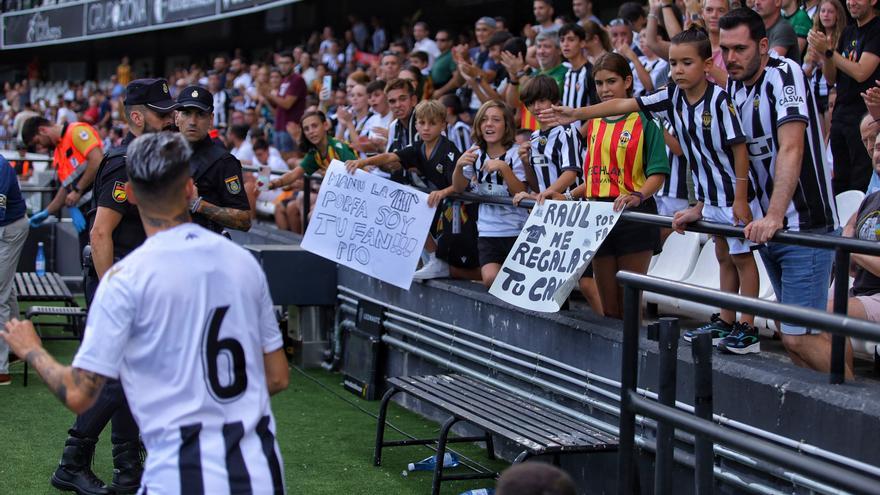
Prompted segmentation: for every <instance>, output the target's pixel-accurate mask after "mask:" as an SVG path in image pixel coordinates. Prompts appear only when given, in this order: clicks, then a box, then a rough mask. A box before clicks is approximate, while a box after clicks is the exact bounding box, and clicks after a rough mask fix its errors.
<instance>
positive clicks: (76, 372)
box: [25, 348, 106, 406]
mask: <svg viewBox="0 0 880 495" xmlns="http://www.w3.org/2000/svg"><path fill="white" fill-rule="evenodd" d="M25 360H26V361H27V362H28V364H29V365H31V366H32V367H33V368H34V369H35V370H37V373H39V374H40V377H41V378H42V379H43V381H44V382H46V386H47V387H49V390H51V391H52V393H53V394H55V397H58V400H60V401H61V402H62V403H63V404H65V405H68V406H69V405H70V404H69V402H68V399H69V397H68V396H69V395H71V394H76V396H77V397H78V398H85V399H86V400H87V401H88V402H89V403H91V402H93V401H94V400H95V399H96V398H97V397H98V393H99V392H100V391H101V387H103V386H104V382H105V381H106V378H104V377H103V376H101V375H99V374H97V373H93V372H91V371H86V370H82V369H79V368H71V367H68V366H62V365H61V364H59V363H58V361H55V359H54V358H52V356H50V355H49V353H48V352H46V350H45V349H42V348H40V349H36V350H33V351H31V352H29V353H28V354H27V356H25Z"/></svg>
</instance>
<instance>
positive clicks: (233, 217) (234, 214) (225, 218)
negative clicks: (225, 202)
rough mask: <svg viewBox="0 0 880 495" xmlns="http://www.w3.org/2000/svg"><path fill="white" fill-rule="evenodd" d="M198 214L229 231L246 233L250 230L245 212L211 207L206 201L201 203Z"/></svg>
mask: <svg viewBox="0 0 880 495" xmlns="http://www.w3.org/2000/svg"><path fill="white" fill-rule="evenodd" d="M199 213H201V214H203V215H205V216H206V217H208V219H210V220H212V221H214V222H217V223H219V224H220V225H222V226H224V227H229V228H231V229H236V230H243V231H247V230H248V229H250V228H251V215H250V212H248V211H245V210H237V209H235V208H223V207H220V206H216V205H212V204H211V203H208V202H207V201H202V206H201V208H200V209H199Z"/></svg>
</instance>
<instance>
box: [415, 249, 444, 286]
mask: <svg viewBox="0 0 880 495" xmlns="http://www.w3.org/2000/svg"><path fill="white" fill-rule="evenodd" d="M448 276H449V264H448V263H446V262H445V261H443V260H441V259H439V258H437V257H436V256H433V255H432V256H431V261H429V262H428V263H426V264H425V265H424V266H423V267H421V268H420V269H419V270H417V271H416V272H415V273H414V274H413V280H428V279H431V278H446V277H448Z"/></svg>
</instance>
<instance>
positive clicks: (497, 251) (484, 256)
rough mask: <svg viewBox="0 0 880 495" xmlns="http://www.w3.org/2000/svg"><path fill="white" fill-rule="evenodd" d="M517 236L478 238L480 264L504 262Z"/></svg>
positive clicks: (500, 263) (501, 263)
mask: <svg viewBox="0 0 880 495" xmlns="http://www.w3.org/2000/svg"><path fill="white" fill-rule="evenodd" d="M514 244H516V237H515V236H514V237H480V238H479V239H477V250H478V251H479V252H480V266H484V265H488V264H489V263H498V264H499V265H503V264H504V260H506V259H507V255H508V254H509V253H510V250H511V249H513V245H514Z"/></svg>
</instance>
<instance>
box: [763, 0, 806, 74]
mask: <svg viewBox="0 0 880 495" xmlns="http://www.w3.org/2000/svg"><path fill="white" fill-rule="evenodd" d="M755 12H757V13H758V14H759V15H760V16H761V19H763V20H764V29H765V30H766V31H767V40H768V42H769V43H770V49H771V50H773V51H775V52H776V53H777V54H778V55H780V56H783V57H788V58H790V59H792V60H797V61H800V59H801V52H800V48H798V40H797V35H796V34H795V32H794V28H793V27H791V24H789V23H788V22H786V21H785V19H783V18H782V0H755Z"/></svg>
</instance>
